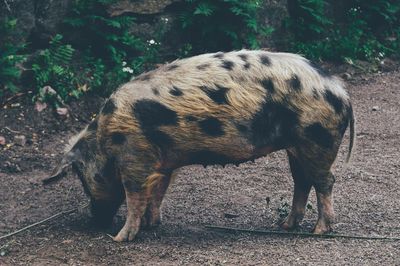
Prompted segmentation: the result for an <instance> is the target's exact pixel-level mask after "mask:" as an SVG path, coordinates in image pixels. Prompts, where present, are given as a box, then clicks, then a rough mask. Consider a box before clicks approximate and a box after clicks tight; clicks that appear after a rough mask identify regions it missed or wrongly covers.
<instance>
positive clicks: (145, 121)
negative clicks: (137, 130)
mask: <svg viewBox="0 0 400 266" xmlns="http://www.w3.org/2000/svg"><path fill="white" fill-rule="evenodd" d="M133 114H134V115H135V117H136V118H137V119H138V121H139V123H140V125H141V127H142V129H144V130H145V131H146V130H149V129H154V128H156V127H158V126H164V125H177V123H178V116H177V114H176V112H175V111H173V110H171V109H169V108H168V107H166V106H165V105H163V104H161V103H159V102H156V101H153V100H140V101H138V102H136V103H135V105H134V106H133Z"/></svg>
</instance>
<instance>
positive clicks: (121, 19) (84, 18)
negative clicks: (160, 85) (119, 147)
mask: <svg viewBox="0 0 400 266" xmlns="http://www.w3.org/2000/svg"><path fill="white" fill-rule="evenodd" d="M112 2H113V1H112V0H76V1H75V4H74V7H73V10H72V13H71V14H70V16H69V17H68V18H67V19H66V20H65V25H66V30H65V34H66V36H67V38H68V39H70V42H71V44H72V45H73V46H74V47H76V48H77V49H79V50H80V51H83V52H84V55H85V57H86V59H87V60H88V62H91V63H93V64H94V71H93V78H94V79H98V78H99V79H98V80H96V82H95V83H96V84H93V86H94V88H95V89H97V90H98V91H99V92H100V93H101V94H108V93H110V92H111V91H112V90H113V89H115V87H116V86H118V85H119V84H121V83H123V82H125V81H127V80H128V79H129V78H130V76H131V75H132V74H138V73H140V72H142V71H144V70H146V69H148V68H150V67H151V65H153V64H154V63H156V62H158V60H159V56H158V48H159V41H158V40H152V42H151V43H149V41H147V40H143V39H141V38H139V37H137V36H135V35H133V34H132V33H131V28H132V27H133V26H134V23H135V18H134V17H132V16H118V17H110V16H109V15H108V14H107V12H106V10H107V5H108V4H110V3H112ZM76 32H79V37H78V38H76V36H74V34H76ZM157 37H158V36H155V38H157ZM77 39H78V40H79V42H76V40H77ZM74 40H75V41H74Z"/></svg>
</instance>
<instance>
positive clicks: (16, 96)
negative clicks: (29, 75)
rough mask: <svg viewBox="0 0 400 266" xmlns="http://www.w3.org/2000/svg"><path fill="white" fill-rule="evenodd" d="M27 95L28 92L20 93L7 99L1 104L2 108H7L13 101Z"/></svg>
mask: <svg viewBox="0 0 400 266" xmlns="http://www.w3.org/2000/svg"><path fill="white" fill-rule="evenodd" d="M25 94H27V93H26V92H19V93H16V94H14V95H13V96H11V97H9V98H7V99H6V100H5V101H4V102H3V103H2V104H1V106H5V105H6V104H7V103H9V102H11V101H13V100H14V99H16V98H19V97H21V96H24V95H25Z"/></svg>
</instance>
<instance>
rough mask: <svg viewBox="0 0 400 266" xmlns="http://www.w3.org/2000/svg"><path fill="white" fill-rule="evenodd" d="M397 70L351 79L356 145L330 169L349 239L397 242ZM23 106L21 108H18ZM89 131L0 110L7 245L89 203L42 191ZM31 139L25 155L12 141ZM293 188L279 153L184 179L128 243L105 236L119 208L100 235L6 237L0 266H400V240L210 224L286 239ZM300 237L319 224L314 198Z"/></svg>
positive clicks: (0, 184) (14, 109)
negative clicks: (70, 146) (155, 224)
mask: <svg viewBox="0 0 400 266" xmlns="http://www.w3.org/2000/svg"><path fill="white" fill-rule="evenodd" d="M399 84H400V70H399V69H397V70H392V71H390V72H386V73H378V74H369V75H361V76H358V77H356V78H354V79H352V80H350V81H349V82H348V90H349V92H350V94H351V96H352V99H353V105H354V109H355V115H356V118H357V136H356V140H357V146H356V150H355V152H354V156H353V159H352V164H351V165H350V166H349V167H348V168H347V169H345V168H344V167H343V161H344V157H345V154H346V152H347V144H348V133H346V137H345V140H344V143H343V145H342V147H341V150H340V153H339V157H338V159H337V162H336V164H335V166H334V172H335V173H336V177H337V182H336V185H335V187H334V196H335V210H336V215H337V218H336V223H335V225H334V232H335V233H337V234H346V235H367V236H391V237H400V204H399V203H400V178H399V175H398V172H399V170H400V144H399V141H400V104H399V103H400V85H399ZM19 101H21V100H18V99H17V100H16V102H19ZM101 102H102V99H99V98H96V97H93V96H88V97H86V99H85V101H84V102H80V103H75V104H72V106H71V108H72V110H74V112H76V113H75V114H76V115H77V116H79V117H80V119H82V120H85V119H86V120H88V119H89V118H90V116H91V115H92V114H93V113H95V112H97V110H98V108H99V106H100V105H101ZM84 125H85V123H83V122H82V121H76V120H75V119H72V118H67V119H62V118H60V117H58V116H57V115H55V114H54V113H53V111H52V110H51V108H47V109H45V110H44V111H43V112H41V113H38V112H37V111H35V110H34V109H33V105H32V104H31V103H30V99H29V97H27V99H26V100H23V101H22V103H21V104H20V106H18V104H17V105H15V104H14V105H13V106H11V103H10V104H8V106H7V109H2V110H0V136H4V137H5V138H6V141H7V143H8V144H11V145H8V146H3V147H1V146H0V217H1V218H0V236H1V235H5V234H7V233H9V232H12V231H14V230H16V229H18V228H21V227H24V226H26V225H29V224H32V223H34V222H36V221H39V220H42V219H44V218H47V217H49V216H51V215H53V214H55V213H58V212H60V211H65V210H68V209H71V208H74V207H77V206H80V205H82V204H84V203H86V202H87V201H88V199H87V198H86V197H85V195H84V193H83V190H82V186H81V184H80V182H79V180H78V179H77V178H76V177H74V176H69V177H67V178H65V179H63V180H62V181H60V182H59V183H56V184H53V185H49V186H46V187H44V186H42V184H41V179H43V178H44V177H46V176H47V175H48V174H49V172H50V171H51V169H52V167H53V166H54V164H55V162H56V160H57V158H59V157H60V154H61V151H62V149H63V147H64V145H65V143H66V142H67V140H68V137H69V136H71V135H72V134H74V133H76V132H77V131H78V130H79V129H81V128H82V127H83V126H84ZM16 135H24V136H25V137H26V140H27V143H26V144H25V146H18V145H16V144H13V143H14V141H13V139H14V137H15V136H16ZM292 190H293V182H292V179H291V176H290V173H289V168H288V162H287V158H286V156H285V153H283V152H277V153H274V154H271V155H270V156H268V157H266V158H262V159H259V160H256V162H255V163H246V164H242V165H240V166H239V167H236V166H232V165H229V166H227V167H226V168H222V167H217V166H212V167H207V168H203V167H201V166H190V167H185V168H183V169H181V170H180V172H179V174H178V178H177V179H176V180H175V182H174V184H172V186H171V187H170V189H169V191H168V193H167V196H166V199H165V202H164V204H163V223H162V225H161V226H160V227H159V228H157V229H155V230H152V231H144V232H141V233H139V235H138V237H137V239H136V240H135V241H134V242H131V243H114V242H113V241H112V240H111V238H109V237H108V236H107V234H106V233H110V234H115V233H116V232H117V231H118V229H119V228H121V227H122V225H123V222H124V216H125V207H124V206H123V207H122V208H121V210H120V212H119V213H118V215H117V217H116V219H115V222H114V225H113V228H111V229H110V230H108V231H107V232H99V231H96V230H94V229H92V227H91V225H90V219H89V218H90V214H89V213H88V210H87V209H82V210H80V211H78V212H75V213H73V214H70V215H66V216H62V217H60V218H58V219H55V220H52V221H50V222H47V223H45V224H42V225H39V226H36V227H34V228H32V229H30V230H27V231H25V232H22V233H21V234H18V235H16V236H13V237H10V238H7V239H4V240H0V265H26V264H34V265H55V264H57V265H114V264H115V265H204V264H206V265H222V264H227V265H317V264H318V265H378V264H380V265H400V241H393V240H357V239H342V238H334V239H320V238H305V237H298V236H275V235H255V234H246V233H237V234H230V233H227V232H220V231H211V230H207V229H206V228H205V225H210V224H211V225H219V226H231V227H239V228H249V229H262V230H280V229H279V227H278V223H279V221H280V220H281V217H282V216H284V215H285V214H286V212H287V205H288V204H289V205H290V204H291V197H292ZM308 206H309V208H308V210H307V213H306V217H305V219H304V222H303V223H302V228H301V229H300V230H301V231H309V230H311V229H312V227H313V224H314V222H315V220H316V218H317V213H316V200H315V195H314V194H312V195H311V197H310V202H309V205H308Z"/></svg>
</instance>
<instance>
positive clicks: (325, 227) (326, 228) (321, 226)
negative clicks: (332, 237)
mask: <svg viewBox="0 0 400 266" xmlns="http://www.w3.org/2000/svg"><path fill="white" fill-rule="evenodd" d="M329 232H332V228H331V226H330V225H329V224H327V223H324V222H321V221H318V222H317V224H316V225H315V227H314V230H313V234H316V235H322V234H325V233H329Z"/></svg>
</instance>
